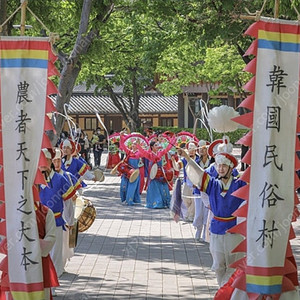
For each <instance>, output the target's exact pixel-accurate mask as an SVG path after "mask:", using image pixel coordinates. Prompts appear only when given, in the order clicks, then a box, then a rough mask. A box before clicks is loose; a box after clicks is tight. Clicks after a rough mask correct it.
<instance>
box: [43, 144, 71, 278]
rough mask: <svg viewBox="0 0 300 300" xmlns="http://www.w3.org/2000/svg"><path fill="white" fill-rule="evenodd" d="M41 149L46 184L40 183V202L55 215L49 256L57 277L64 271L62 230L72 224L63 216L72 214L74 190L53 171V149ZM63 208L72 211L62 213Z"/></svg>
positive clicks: (64, 179) (63, 178) (62, 177)
mask: <svg viewBox="0 0 300 300" xmlns="http://www.w3.org/2000/svg"><path fill="white" fill-rule="evenodd" d="M42 151H43V152H44V154H45V157H46V159H47V162H48V166H45V167H40V170H41V171H42V172H43V174H44V176H45V179H46V182H47V185H40V199H41V203H42V204H44V205H46V206H47V207H49V208H50V209H51V210H52V211H53V213H54V216H55V221H56V241H55V244H54V247H53V248H52V250H51V252H50V256H51V258H52V260H53V263H54V266H55V269H56V273H57V276H58V277H59V276H61V275H62V273H63V271H64V265H63V260H62V245H63V230H65V224H66V223H68V224H69V225H70V226H73V225H74V224H73V222H74V219H72V218H70V219H67V220H65V219H64V218H63V217H64V216H65V217H68V216H72V212H73V205H72V204H71V203H72V202H71V201H72V197H73V195H74V194H75V190H74V188H73V186H72V184H71V183H70V182H69V181H68V180H67V179H66V178H65V177H64V176H62V175H61V174H58V173H57V172H55V171H54V166H53V164H52V159H53V158H54V152H53V150H52V149H51V148H44V149H42ZM64 201H69V202H70V203H69V205H66V203H64ZM65 208H68V209H69V210H72V211H70V212H65V213H64V209H65ZM73 216H74V213H73Z"/></svg>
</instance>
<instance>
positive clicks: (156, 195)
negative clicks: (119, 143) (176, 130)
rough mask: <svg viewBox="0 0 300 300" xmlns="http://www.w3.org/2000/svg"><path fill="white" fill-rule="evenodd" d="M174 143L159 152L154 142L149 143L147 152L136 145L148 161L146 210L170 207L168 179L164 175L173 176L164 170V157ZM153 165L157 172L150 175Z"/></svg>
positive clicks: (157, 145) (172, 141)
mask: <svg viewBox="0 0 300 300" xmlns="http://www.w3.org/2000/svg"><path fill="white" fill-rule="evenodd" d="M174 142H175V138H174V139H172V140H171V142H170V143H169V145H168V146H167V147H166V148H165V149H163V150H161V151H158V149H159V147H160V145H159V144H158V142H155V141H152V142H150V150H148V151H146V150H144V149H143V148H142V147H141V146H140V145H139V144H138V145H137V147H138V149H139V151H140V152H141V154H142V155H143V156H144V157H145V158H147V159H148V160H149V161H150V163H149V168H150V172H148V180H147V196H146V207H148V208H168V207H169V206H170V200H171V196H170V190H169V184H168V179H169V178H167V176H168V175H167V174H166V173H167V172H169V173H170V172H172V174H173V170H167V169H165V166H166V164H167V161H166V159H165V157H164V156H165V154H166V153H167V152H168V151H169V150H170V149H171V148H172V147H173V145H174ZM154 165H156V167H157V172H156V174H153V172H152V174H150V173H151V169H152V168H153V166H154ZM151 175H153V176H151ZM151 177H152V178H151ZM172 178H173V175H172Z"/></svg>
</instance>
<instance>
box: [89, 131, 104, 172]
mask: <svg viewBox="0 0 300 300" xmlns="http://www.w3.org/2000/svg"><path fill="white" fill-rule="evenodd" d="M91 142H92V146H93V153H94V165H95V168H99V167H100V164H101V156H102V152H103V149H104V148H103V147H104V144H105V143H106V139H105V136H104V135H103V134H102V133H101V128H100V127H97V129H96V130H95V132H94V134H93V137H92V141H91Z"/></svg>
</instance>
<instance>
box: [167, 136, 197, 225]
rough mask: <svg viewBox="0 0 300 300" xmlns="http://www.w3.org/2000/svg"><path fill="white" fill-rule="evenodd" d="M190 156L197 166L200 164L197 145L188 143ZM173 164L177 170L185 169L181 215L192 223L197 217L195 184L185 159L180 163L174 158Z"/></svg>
mask: <svg viewBox="0 0 300 300" xmlns="http://www.w3.org/2000/svg"><path fill="white" fill-rule="evenodd" d="M187 151H188V155H189V157H190V158H191V159H193V160H195V162H196V163H197V164H199V161H200V157H199V155H197V154H196V153H197V146H196V145H195V143H192V142H190V143H188V145H187ZM172 163H173V167H174V169H175V170H180V169H183V181H182V184H183V187H182V201H183V203H182V205H181V213H182V217H183V220H185V221H188V222H192V221H193V219H194V215H195V204H194V196H193V190H194V187H193V183H192V182H191V181H190V180H189V178H188V176H187V174H186V171H185V166H186V164H187V161H186V159H185V158H182V159H181V160H180V161H179V162H176V160H175V158H174V157H172Z"/></svg>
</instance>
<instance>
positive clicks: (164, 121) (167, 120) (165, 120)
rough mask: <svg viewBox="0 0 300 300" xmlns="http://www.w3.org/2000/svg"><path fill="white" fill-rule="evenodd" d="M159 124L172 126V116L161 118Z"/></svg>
mask: <svg viewBox="0 0 300 300" xmlns="http://www.w3.org/2000/svg"><path fill="white" fill-rule="evenodd" d="M160 126H163V127H173V118H161V119H160Z"/></svg>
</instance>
